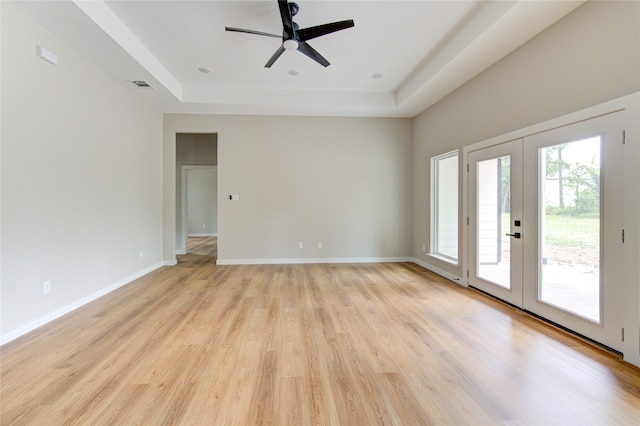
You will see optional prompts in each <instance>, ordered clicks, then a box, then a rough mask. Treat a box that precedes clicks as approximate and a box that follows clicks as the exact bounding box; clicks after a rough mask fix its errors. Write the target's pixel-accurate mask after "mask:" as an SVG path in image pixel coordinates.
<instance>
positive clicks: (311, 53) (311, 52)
mask: <svg viewBox="0 0 640 426" xmlns="http://www.w3.org/2000/svg"><path fill="white" fill-rule="evenodd" d="M298 51H299V52H301V53H304V54H305V55H307V56H308V57H310V58H311V59H313V60H314V61H316V62H317V63H319V64H320V65H322V66H323V67H325V68H326V67H328V66H329V65H331V64H330V63H329V61H327V60H326V59H325V58H324V57H323V56H322V55H321V54H319V53H318V52H317V51H316V49H314V48H313V47H311V46H309V44H307V42H306V41H303V42H301V43H300V44H299V45H298Z"/></svg>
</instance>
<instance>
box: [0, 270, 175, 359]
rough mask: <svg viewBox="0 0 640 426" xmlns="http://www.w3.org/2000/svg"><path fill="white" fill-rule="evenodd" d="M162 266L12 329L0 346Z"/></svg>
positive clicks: (128, 278) (138, 273)
mask: <svg viewBox="0 0 640 426" xmlns="http://www.w3.org/2000/svg"><path fill="white" fill-rule="evenodd" d="M162 266H164V263H157V264H155V265H153V266H150V267H148V268H146V269H144V270H142V271H140V272H137V273H135V274H133V275H130V276H128V277H127V278H125V279H123V280H120V281H118V282H117V283H115V284H113V285H111V286H109V287H106V288H103V289H102V290H100V291H98V292H96V293H93V294H91V295H89V296H87V297H83V298H82V299H80V300H77V301H75V302H73V303H71V304H69V305H67V306H64V307H62V308H60V309H57V310H55V311H53V312H51V313H49V314H47V315H45V316H43V317H40V318H38V319H36V320H34V321H31V322H29V323H27V324H25V325H23V326H21V327H18V328H16V329H13V330H11V331H9V332H7V333H5V334H3V335H1V336H0V346H2V345H4V344H5V343H9V342H10V341H12V340H15V339H17V338H18V337H20V336H23V335H25V334H27V333H29V332H30V331H33V330H35V329H36V328H38V327H41V326H43V325H45V324H47V323H49V322H51V321H53V320H55V319H57V318H60V317H61V316H63V315H66V314H68V313H69V312H71V311H74V310H76V309H78V308H80V307H81V306H84V305H86V304H87V303H90V302H93V301H94V300H96V299H98V298H100V297H102V296H104V295H106V294H108V293H111V292H112V291H114V290H117V289H119V288H120V287H123V286H125V285H127V284H129V283H130V282H132V281H134V280H137V279H138V278H140V277H142V276H144V275H147V274H148V273H150V272H153V271H155V270H156V269H158V268H160V267H162Z"/></svg>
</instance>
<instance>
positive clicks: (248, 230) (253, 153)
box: [164, 114, 412, 263]
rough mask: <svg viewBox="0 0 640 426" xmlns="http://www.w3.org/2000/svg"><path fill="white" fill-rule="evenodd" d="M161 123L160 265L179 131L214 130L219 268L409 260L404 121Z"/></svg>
mask: <svg viewBox="0 0 640 426" xmlns="http://www.w3.org/2000/svg"><path fill="white" fill-rule="evenodd" d="M164 125H165V136H164V144H165V147H164V149H165V160H164V161H165V171H164V175H165V213H166V214H167V215H171V216H168V217H167V218H166V220H165V222H164V223H165V232H164V236H165V245H164V247H165V250H164V256H165V260H168V261H171V260H173V259H174V253H173V247H174V241H173V238H174V235H175V231H174V224H175V220H174V217H173V214H174V212H175V196H176V189H175V183H174V180H175V179H174V176H175V169H174V167H175V156H176V151H175V149H176V148H175V144H176V141H175V134H176V133H181V132H202V133H217V134H218V189H219V194H218V196H219V199H218V209H219V216H218V259H219V261H220V262H223V263H224V262H245V261H255V260H267V261H276V260H282V259H287V260H291V261H297V260H301V259H389V258H398V257H406V256H409V255H410V250H411V220H410V218H411V211H412V206H411V194H412V192H411V188H412V186H411V145H412V142H411V120H409V119H363V118H310V117H248V116H242V117H239V116H199V115H179V114H165V120H164ZM230 194H239V195H240V200H239V201H229V199H228V197H229V195H230ZM300 241H302V242H303V243H304V248H303V249H299V248H298V242H300ZM318 242H322V245H323V247H322V248H321V249H318V248H317V243H318Z"/></svg>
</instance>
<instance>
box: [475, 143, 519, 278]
mask: <svg viewBox="0 0 640 426" xmlns="http://www.w3.org/2000/svg"><path fill="white" fill-rule="evenodd" d="M477 173H478V177H477V182H478V183H477V185H478V188H477V194H478V198H477V199H478V206H477V212H478V213H477V218H478V219H477V220H478V226H477V229H478V231H477V232H478V235H477V242H478V247H477V252H478V256H477V259H478V265H477V271H478V277H479V278H482V279H484V280H487V281H490V282H492V283H494V284H496V285H499V286H500V287H504V288H508V289H509V288H511V244H510V240H509V238H510V237H508V236H506V235H505V234H506V233H508V232H509V231H510V227H509V224H510V223H511V214H510V210H511V209H510V198H511V197H510V195H511V194H510V192H511V157H510V156H508V155H507V156H504V157H500V158H493V159H490V160H485V161H479V162H478V163H477Z"/></svg>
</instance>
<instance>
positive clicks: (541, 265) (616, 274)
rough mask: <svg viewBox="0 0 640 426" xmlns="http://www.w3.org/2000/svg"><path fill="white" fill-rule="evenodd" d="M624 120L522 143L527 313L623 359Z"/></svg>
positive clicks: (597, 121)
mask: <svg viewBox="0 0 640 426" xmlns="http://www.w3.org/2000/svg"><path fill="white" fill-rule="evenodd" d="M623 120H624V117H623V113H622V112H618V113H613V114H607V115H604V116H601V117H598V118H593V119H590V120H587V121H583V122H579V123H575V124H572V125H569V126H564V127H560V128H557V129H553V130H550V131H547V132H542V133H538V134H536V135H532V136H530V137H527V138H525V139H524V158H525V164H524V175H525V176H527V179H525V182H524V194H525V195H524V196H525V198H524V203H525V210H524V222H525V223H526V224H527V229H528V236H529V237H530V238H527V240H526V241H525V243H524V265H525V266H524V298H523V304H524V308H525V309H526V310H528V311H531V312H533V313H535V314H537V315H540V316H542V317H544V318H547V319H549V320H551V321H553V322H555V323H558V324H561V325H562V326H565V327H567V328H569V329H571V330H574V331H576V332H578V333H580V334H582V335H584V336H587V337H589V338H591V339H593V340H595V341H597V342H600V343H602V344H605V345H606V346H609V347H611V348H613V349H616V350H619V351H622V336H621V329H622V325H623V318H622V309H621V307H622V306H623V300H622V294H623V290H622V288H621V283H622V270H623V263H622V262H623V257H624V255H623V241H622V239H623V236H622V232H623V231H622V230H623V228H624V225H623V219H624V218H623V211H624V209H623V203H624V195H623V192H622V191H623V179H624V175H623V165H624V157H623V155H624V152H623V150H624V145H623V141H622V134H623V123H624V121H623Z"/></svg>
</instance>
